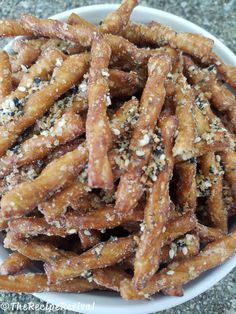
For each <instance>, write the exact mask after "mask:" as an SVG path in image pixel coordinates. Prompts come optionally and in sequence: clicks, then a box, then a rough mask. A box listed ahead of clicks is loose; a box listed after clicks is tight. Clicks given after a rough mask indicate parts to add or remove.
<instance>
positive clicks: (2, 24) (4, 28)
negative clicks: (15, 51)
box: [0, 20, 33, 37]
mask: <svg viewBox="0 0 236 314" xmlns="http://www.w3.org/2000/svg"><path fill="white" fill-rule="evenodd" d="M32 35H33V33H32V31H31V30H30V29H28V30H26V29H25V28H24V27H23V25H22V24H21V23H20V21H16V20H1V21H0V37H15V36H32Z"/></svg>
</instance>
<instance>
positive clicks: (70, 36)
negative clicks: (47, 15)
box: [21, 14, 93, 48]
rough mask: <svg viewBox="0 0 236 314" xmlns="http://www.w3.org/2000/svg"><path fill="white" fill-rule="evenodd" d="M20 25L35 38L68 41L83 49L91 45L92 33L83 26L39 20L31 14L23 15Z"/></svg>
mask: <svg viewBox="0 0 236 314" xmlns="http://www.w3.org/2000/svg"><path fill="white" fill-rule="evenodd" d="M21 24H22V25H23V27H24V28H25V29H26V30H30V31H31V33H33V35H35V36H43V37H49V38H60V39H63V40H69V41H73V42H76V43H78V44H80V45H81V46H82V47H85V48H86V47H89V46H90V45H91V41H92V33H93V32H92V30H91V29H89V28H88V27H84V26H83V25H82V26H78V25H76V26H71V25H68V24H66V23H64V22H61V21H58V20H51V19H39V18H37V17H35V16H33V15H31V14H23V15H22V17H21Z"/></svg>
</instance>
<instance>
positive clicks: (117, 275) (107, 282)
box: [92, 266, 130, 292]
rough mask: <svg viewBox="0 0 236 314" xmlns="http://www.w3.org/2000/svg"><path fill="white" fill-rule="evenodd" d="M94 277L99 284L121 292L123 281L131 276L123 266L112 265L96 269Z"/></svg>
mask: <svg viewBox="0 0 236 314" xmlns="http://www.w3.org/2000/svg"><path fill="white" fill-rule="evenodd" d="M92 278H93V280H94V281H95V282H96V283H97V284H98V285H101V286H102V287H106V288H107V289H110V290H114V291H116V292H119V291H120V283H121V281H122V280H124V279H126V278H130V275H129V274H128V273H126V272H125V271H124V270H123V269H122V267H119V266H110V267H106V268H104V269H96V270H94V271H93V276H92Z"/></svg>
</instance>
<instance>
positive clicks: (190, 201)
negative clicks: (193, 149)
mask: <svg viewBox="0 0 236 314" xmlns="http://www.w3.org/2000/svg"><path fill="white" fill-rule="evenodd" d="M196 172H197V164H196V161H195V160H194V159H193V160H192V159H190V160H188V161H183V162H179V163H177V164H176V165H175V174H176V175H177V184H176V199H177V204H178V206H179V207H180V209H181V210H183V211H187V210H189V209H191V210H193V211H195V209H196V206H197V183H196Z"/></svg>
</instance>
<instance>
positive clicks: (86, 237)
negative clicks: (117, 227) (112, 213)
mask: <svg viewBox="0 0 236 314" xmlns="http://www.w3.org/2000/svg"><path fill="white" fill-rule="evenodd" d="M78 236H79V238H80V242H81V247H82V249H83V250H87V249H90V248H91V247H93V246H95V245H96V244H98V243H100V242H101V233H100V232H99V231H98V230H78Z"/></svg>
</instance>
